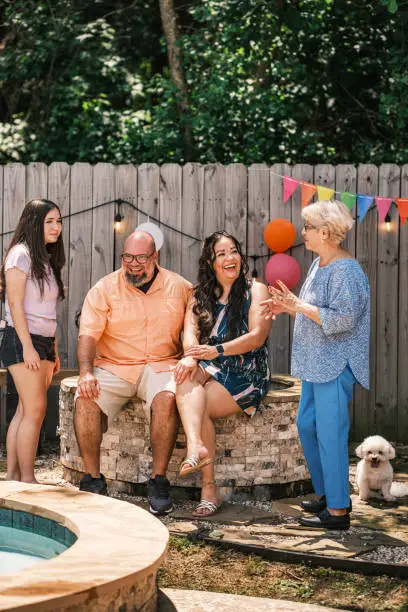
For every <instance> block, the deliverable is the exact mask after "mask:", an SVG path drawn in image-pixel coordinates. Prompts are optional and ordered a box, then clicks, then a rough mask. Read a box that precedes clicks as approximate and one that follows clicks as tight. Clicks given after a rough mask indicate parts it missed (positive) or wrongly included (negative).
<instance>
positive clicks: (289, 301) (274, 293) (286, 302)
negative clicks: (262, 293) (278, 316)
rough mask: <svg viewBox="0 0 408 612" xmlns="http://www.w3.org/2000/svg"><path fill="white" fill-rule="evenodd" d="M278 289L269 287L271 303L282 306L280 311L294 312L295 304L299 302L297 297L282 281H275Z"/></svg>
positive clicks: (295, 310)
mask: <svg viewBox="0 0 408 612" xmlns="http://www.w3.org/2000/svg"><path fill="white" fill-rule="evenodd" d="M277 283H278V285H279V289H277V288H276V287H269V288H268V289H269V293H270V294H271V299H272V302H273V304H274V305H275V306H276V307H278V308H282V309H283V310H282V311H285V312H289V313H295V312H297V306H298V305H299V304H300V301H299V298H298V297H296V295H295V294H294V293H292V292H291V291H290V290H289V289H288V288H287V287H286V285H285V284H284V283H282V281H277Z"/></svg>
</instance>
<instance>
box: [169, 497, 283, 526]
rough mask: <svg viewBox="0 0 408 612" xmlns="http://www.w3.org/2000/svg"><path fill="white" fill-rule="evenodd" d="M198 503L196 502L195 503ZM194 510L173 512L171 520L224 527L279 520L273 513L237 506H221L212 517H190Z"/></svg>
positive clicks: (276, 521)
mask: <svg viewBox="0 0 408 612" xmlns="http://www.w3.org/2000/svg"><path fill="white" fill-rule="evenodd" d="M197 503H198V502H197ZM193 511H194V508H192V509H191V510H175V511H174V512H173V513H172V515H171V516H172V518H175V519H186V518H187V519H193V520H195V521H205V522H209V523H222V524H224V525H250V524H252V523H257V522H259V521H262V522H264V521H266V520H267V521H272V522H275V523H278V522H279V518H278V517H277V515H276V514H275V513H274V512H265V511H264V510H258V509H257V508H254V507H253V506H239V505H238V504H227V503H226V504H223V505H222V506H221V508H220V510H219V511H218V512H217V513H216V514H213V515H212V516H205V517H204V516H203V517H200V518H197V517H195V516H193V515H192V512H193Z"/></svg>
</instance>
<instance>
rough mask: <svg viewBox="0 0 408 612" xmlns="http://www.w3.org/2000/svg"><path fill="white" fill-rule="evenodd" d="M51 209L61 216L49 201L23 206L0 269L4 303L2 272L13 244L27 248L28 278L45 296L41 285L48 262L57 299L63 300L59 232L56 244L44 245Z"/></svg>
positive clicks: (4, 278)
mask: <svg viewBox="0 0 408 612" xmlns="http://www.w3.org/2000/svg"><path fill="white" fill-rule="evenodd" d="M54 208H56V209H57V210H58V212H59V213H60V214H61V211H60V209H59V206H57V205H56V204H55V203H54V202H51V200H45V199H42V198H41V199H35V200H30V202H27V204H26V205H25V207H24V210H23V212H22V213H21V217H20V220H19V222H18V225H17V228H16V231H15V232H14V236H13V238H12V241H11V242H10V246H9V248H8V249H7V252H6V255H5V257H4V259H3V265H2V266H1V270H0V296H1V299H2V300H3V301H4V300H5V298H6V275H5V273H4V264H5V261H6V257H7V255H8V254H9V252H10V250H11V249H12V248H13V247H14V246H16V244H20V243H22V242H23V243H24V244H26V245H27V247H28V250H29V253H30V258H31V275H32V278H33V279H34V280H36V281H37V283H38V286H39V288H40V292H41V295H44V282H45V281H47V280H48V276H47V263H49V264H50V266H51V268H52V271H53V272H54V276H55V280H56V281H57V285H58V297H59V299H60V300H63V299H64V297H65V292H64V286H63V284H62V279H61V268H62V267H63V266H64V264H65V251H64V243H63V240H62V233H61V234H60V235H59V236H58V240H57V241H56V242H55V243H53V244H44V220H45V217H46V216H47V214H48V213H49V212H50V210H54Z"/></svg>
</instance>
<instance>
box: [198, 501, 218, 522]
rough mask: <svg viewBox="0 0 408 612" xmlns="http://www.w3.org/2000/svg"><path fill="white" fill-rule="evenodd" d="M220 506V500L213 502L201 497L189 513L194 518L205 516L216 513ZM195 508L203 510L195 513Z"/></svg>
mask: <svg viewBox="0 0 408 612" xmlns="http://www.w3.org/2000/svg"><path fill="white" fill-rule="evenodd" d="M221 506H222V502H218V503H215V502H212V501H209V500H208V499H202V500H201V501H200V503H199V504H198V506H197V508H196V509H195V510H194V512H192V513H191V514H192V516H195V517H196V518H207V516H212V515H213V514H216V513H217V512H218V511H219V509H220V508H221ZM197 510H204V512H198V513H197Z"/></svg>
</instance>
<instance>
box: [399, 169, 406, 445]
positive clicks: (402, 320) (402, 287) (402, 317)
mask: <svg viewBox="0 0 408 612" xmlns="http://www.w3.org/2000/svg"><path fill="white" fill-rule="evenodd" d="M401 197H403V198H407V197H408V165H405V166H403V167H402V172H401ZM407 229H408V228H407V226H406V225H405V226H404V227H401V224H400V232H401V233H400V241H399V244H400V251H399V313H398V314H399V321H398V331H399V338H398V417H397V431H398V436H399V439H400V440H404V441H405V440H407V439H408V376H407V371H408V356H407V347H408V239H407Z"/></svg>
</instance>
